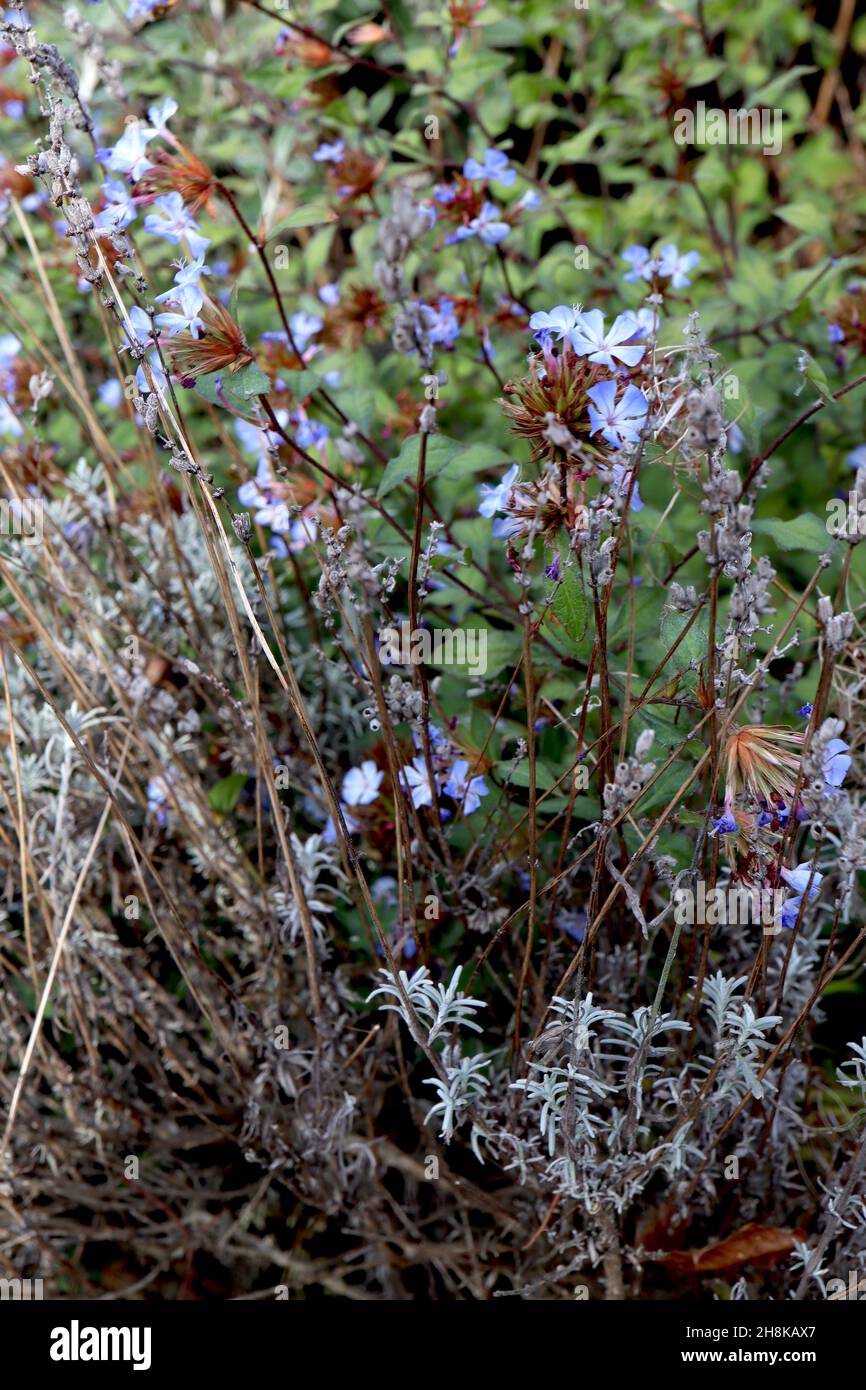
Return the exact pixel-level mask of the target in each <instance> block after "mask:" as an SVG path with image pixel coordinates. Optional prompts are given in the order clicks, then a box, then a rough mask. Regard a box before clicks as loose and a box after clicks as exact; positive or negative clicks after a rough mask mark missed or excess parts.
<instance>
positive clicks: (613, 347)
mask: <svg viewBox="0 0 866 1390" xmlns="http://www.w3.org/2000/svg"><path fill="white" fill-rule="evenodd" d="M636 332H637V323H636V320H635V318H634V316H633V315H632V314H618V315H617V317H616V318H615V319H614V321H613V323H612V324H611V326H610V328H609V330H608V332H607V333H605V331H604V315H603V314H602V312H601V310H600V309H590V310H589V312H588V313H586V314H578V316H577V321H576V323H575V326H574V328H573V329H572V330H571V333H570V335H569V336H570V338H571V345H572V347H573V348H574V350H575V352H576V353H577V354H578V356H579V357H588V358H589V360H590V362H598V363H599V365H600V366H602V367H615V366H616V362H614V360H613V359H614V358H615V357H616V358H618V359H619V361H620V362H623V363H625V365H626V366H627V367H635V366H637V364H638V362H639V361H640V360H641V358H642V357H643V355H644V352H645V351H646V348H643V347H640V346H639V345H637V344H632V346H631V347H626V346H624V344H625V343H626V342H627V341H628V340H629V339H630V338H633V337H634V336H635V333H636Z"/></svg>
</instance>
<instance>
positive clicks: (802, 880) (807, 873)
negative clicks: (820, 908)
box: [779, 864, 824, 898]
mask: <svg viewBox="0 0 866 1390" xmlns="http://www.w3.org/2000/svg"><path fill="white" fill-rule="evenodd" d="M779 872H780V874H781V875H782V878H783V879H784V880H785V882H786V883H787V885H788V887H789V888H793V890H794V892H795V893H799V894H800V896H801V897H802V896H803V895H804V894H805V892H806V889H807V888H809V882H810V880H811V884H812V886H811V888H809V897H810V898H817V896H818V891H819V889H820V886H821V880H822V879H823V877H824V875H823V874H821V873H819V872H818V870H817V869H813V868H812V865H811V864H798V865H797V867H796V869H780V870H779Z"/></svg>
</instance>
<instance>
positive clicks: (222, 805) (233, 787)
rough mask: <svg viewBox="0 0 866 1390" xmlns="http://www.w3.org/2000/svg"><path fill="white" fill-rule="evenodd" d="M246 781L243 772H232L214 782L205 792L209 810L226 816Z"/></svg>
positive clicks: (232, 808)
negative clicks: (206, 792)
mask: <svg viewBox="0 0 866 1390" xmlns="http://www.w3.org/2000/svg"><path fill="white" fill-rule="evenodd" d="M246 782H247V775H246V773H245V772H232V773H231V774H230V775H229V776H228V777H223V778H222V780H221V781H219V782H214V784H213V786H212V787H211V789H210V791H209V792H208V794H207V800H208V805H209V806H210V808H211V810H212V811H216V813H217V815H219V816H227V815H228V813H229V811H233V810H234V809H235V807H236V806H237V804H238V802H239V800H240V796H241V792H242V791H243V789H244V787H245V786H246Z"/></svg>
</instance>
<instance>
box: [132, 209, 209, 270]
mask: <svg viewBox="0 0 866 1390" xmlns="http://www.w3.org/2000/svg"><path fill="white" fill-rule="evenodd" d="M152 209H153V210H152V211H151V212H149V213H148V215H147V217H145V219H144V230H145V231H146V232H150V234H151V235H152V236H159V237H163V238H164V239H165V240H166V241H170V242H172V244H173V245H175V246H177V244H178V243H179V242H181V241H184V242H186V245H187V248H188V250H189V253H190V255H191V256H193V257H194V258H196V259H198V258H199V257H200V256H203V255H204V253H205V251H206V250H207V248H208V247H209V246H210V240H209V238H208V237H206V236H202V234H201V232H200V231H199V230H198V223H197V222H196V220H195V218H194V217H193V216H192V213H191V212H190V211H189V210H188V208H186V207H184V202H183V198H182V197H181V195H180V194H179V193H164V194H163V196H162V197H161V198H156V199H155V200H154V202H153V204H152Z"/></svg>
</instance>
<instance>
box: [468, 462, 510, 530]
mask: <svg viewBox="0 0 866 1390" xmlns="http://www.w3.org/2000/svg"><path fill="white" fill-rule="evenodd" d="M519 472H520V465H519V464H517V463H515V464H512V466H511V468H509V470H508V472H507V473H506V474H505V477H504V478H503V479H502V482H501V483H497V484H496V486H494V487H491V486H490V485H489V483H481V484H480V490H481V501H480V502H479V504H478V512H479V515H480V516H487V517H490V516H495V515H496V513H497V512H501V511H504V510H505V508H506V506H507V505H508V498H509V495H510V494H511V491H512V489H513V487H514V484H515V482H516V481H517V475H518V473H519Z"/></svg>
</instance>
